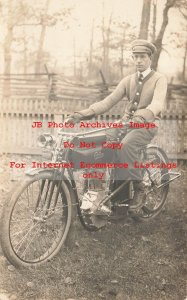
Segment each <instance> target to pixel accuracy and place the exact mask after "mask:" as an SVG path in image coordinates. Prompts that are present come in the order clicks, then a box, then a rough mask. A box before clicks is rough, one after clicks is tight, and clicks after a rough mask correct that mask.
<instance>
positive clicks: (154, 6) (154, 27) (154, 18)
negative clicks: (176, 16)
mask: <svg viewBox="0 0 187 300" xmlns="http://www.w3.org/2000/svg"><path fill="white" fill-rule="evenodd" d="M156 15H157V0H153V31H152V41H153V42H154V41H155V39H156Z"/></svg>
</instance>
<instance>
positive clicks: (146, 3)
mask: <svg viewBox="0 0 187 300" xmlns="http://www.w3.org/2000/svg"><path fill="white" fill-rule="evenodd" d="M150 11H151V0H143V7H142V16H141V23H140V31H139V38H140V39H147V38H148V33H149V21H150Z"/></svg>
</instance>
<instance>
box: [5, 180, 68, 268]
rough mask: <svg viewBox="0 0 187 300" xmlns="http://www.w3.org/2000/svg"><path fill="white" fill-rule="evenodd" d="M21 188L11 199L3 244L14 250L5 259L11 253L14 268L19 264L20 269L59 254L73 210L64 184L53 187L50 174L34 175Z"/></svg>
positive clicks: (53, 182) (55, 184)
mask: <svg viewBox="0 0 187 300" xmlns="http://www.w3.org/2000/svg"><path fill="white" fill-rule="evenodd" d="M45 176H46V177H45ZM57 183H58V184H57ZM22 186H23V187H22ZM22 186H20V187H19V189H20V192H19V193H15V197H14V198H13V199H11V201H12V210H11V214H10V217H9V222H7V227H6V228H7V229H6V230H8V232H9V233H8V235H7V234H6V236H8V237H9V238H8V239H6V240H5V243H9V245H8V247H9V248H11V249H12V250H13V251H11V252H10V255H9V256H8V257H7V258H8V259H9V258H10V256H12V255H13V254H12V252H14V253H15V257H16V258H15V259H16V264H17V263H18V260H19V262H20V265H21V264H22V262H23V263H24V264H28V265H32V264H36V263H41V262H44V261H46V260H48V259H49V258H52V257H53V256H54V255H55V253H56V252H57V251H59V250H60V246H61V245H62V244H63V243H64V240H65V238H66V236H67V233H68V230H69V227H70V224H71V214H70V209H72V206H71V202H70V197H69V194H67V192H65V191H64V188H66V185H65V183H63V182H60V183H59V182H56V183H55V181H54V180H53V176H52V175H50V174H46V175H44V174H41V175H37V176H35V177H34V178H31V180H30V181H28V180H27V181H26V182H25V183H24V184H23V185H22ZM66 190H67V188H66ZM16 195H17V196H16ZM67 195H68V196H67ZM68 197H69V198H68ZM7 241H8V242H7ZM8 247H6V249H5V255H6V251H7V248H8Z"/></svg>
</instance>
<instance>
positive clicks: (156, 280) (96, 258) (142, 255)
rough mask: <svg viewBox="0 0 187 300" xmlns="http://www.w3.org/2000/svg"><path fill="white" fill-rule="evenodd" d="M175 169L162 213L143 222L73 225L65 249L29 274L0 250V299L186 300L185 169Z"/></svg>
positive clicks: (5, 183) (0, 184)
mask: <svg viewBox="0 0 187 300" xmlns="http://www.w3.org/2000/svg"><path fill="white" fill-rule="evenodd" d="M9 160H10V158H7V157H1V165H0V172H1V174H0V176H1V179H0V197H1V198H0V199H1V200H0V210H2V206H3V203H6V200H7V198H8V197H9V191H10V189H11V187H12V185H13V182H12V181H11V179H14V174H11V173H10V171H8V172H7V170H8V168H7V167H6V166H7V163H8V161H9ZM180 170H181V173H182V176H181V178H179V179H177V180H176V181H175V182H173V183H172V184H171V186H170V191H169V194H168V201H167V204H166V207H165V209H164V210H163V212H162V213H161V214H160V215H159V216H158V217H157V218H155V219H154V220H152V221H150V222H149V223H137V222H135V221H133V220H131V219H130V218H126V219H125V220H124V222H123V223H111V224H109V225H108V226H107V227H106V228H105V229H102V230H100V231H98V232H94V233H90V232H87V231H85V229H84V228H83V227H82V226H81V225H80V223H78V224H77V227H76V229H75V230H74V232H73V234H72V238H71V246H69V247H63V248H62V249H61V251H60V253H59V255H58V256H57V257H56V258H55V259H54V260H53V261H51V262H49V263H48V264H45V265H43V266H41V267H39V268H37V269H35V270H33V269H24V270H18V269H15V268H14V267H13V266H11V265H10V264H9V262H8V261H7V260H6V259H5V258H4V256H3V254H2V251H1V250H0V300H8V299H10V300H15V299H18V300H27V299H33V300H35V299H37V300H58V299H59V300H67V299H68V300H70V299H71V300H73V299H74V300H101V299H104V300H136V299H137V300H146V299H148V300H160V299H163V300H164V299H165V300H166V299H167V300H184V299H187V298H186V297H187V291H186V281H185V279H186V278H187V276H186V275H187V265H186V261H187V260H186V259H187V257H186V241H187V235H186V232H187V218H186V215H187V203H186V195H187V185H186V183H187V172H186V171H187V166H186V165H184V164H181V166H180ZM18 177H19V176H17V178H18Z"/></svg>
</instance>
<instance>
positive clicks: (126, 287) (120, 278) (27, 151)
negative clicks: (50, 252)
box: [0, 0, 187, 300]
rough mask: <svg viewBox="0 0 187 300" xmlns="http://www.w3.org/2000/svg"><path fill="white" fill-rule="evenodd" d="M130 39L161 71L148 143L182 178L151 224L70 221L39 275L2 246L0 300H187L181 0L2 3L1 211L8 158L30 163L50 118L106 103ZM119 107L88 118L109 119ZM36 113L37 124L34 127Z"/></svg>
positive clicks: (186, 12)
mask: <svg viewBox="0 0 187 300" xmlns="http://www.w3.org/2000/svg"><path fill="white" fill-rule="evenodd" d="M136 38H143V39H148V40H150V41H151V42H153V43H154V44H155V45H156V47H157V49H158V51H157V53H156V55H155V56H154V59H153V64H152V67H153V68H154V69H155V70H158V71H159V72H161V73H163V74H165V75H166V76H167V79H168V93H167V100H166V109H165V111H164V112H163V114H162V121H161V126H160V128H159V133H158V136H157V137H156V139H155V140H154V143H156V144H157V145H159V146H161V147H162V148H163V149H164V150H165V151H166V152H167V154H168V156H169V158H170V159H175V160H178V166H179V168H180V172H181V174H182V176H181V179H179V180H178V181H176V182H174V183H172V184H171V190H170V193H169V196H168V200H169V203H168V205H167V207H166V209H165V210H164V211H163V214H162V215H161V216H160V217H158V218H157V219H155V220H153V221H152V222H151V223H150V224H135V223H133V224H131V223H130V222H129V221H127V223H125V224H123V225H119V224H117V225H116V224H112V225H111V226H109V227H108V228H107V229H105V230H103V231H99V232H97V233H93V234H90V233H88V232H85V231H83V229H82V228H78V229H77V232H76V233H75V236H74V241H73V247H72V248H71V250H67V249H66V250H63V251H62V253H60V255H59V256H58V257H57V259H56V260H55V261H54V262H52V263H51V264H49V265H46V266H44V267H41V268H39V270H37V271H36V270H34V271H33V270H30V271H28V270H24V271H18V270H15V269H14V268H11V267H12V266H9V264H8V263H7V261H6V260H5V259H4V257H3V255H2V253H1V250H0V299H10V300H11V299H12V300H13V299H19V300H22V299H24V300H27V299H33V300H34V299H37V300H51V299H55V300H56V299H61V300H67V299H69V300H70V299H72V300H73V299H74V300H99V299H105V300H114V299H116V300H136V299H138V300H139V299H140V300H141V299H148V300H158V299H165V300H171V299H173V300H176V299H177V300H184V299H185V297H186V282H185V278H186V274H187V268H186V263H185V261H186V260H185V250H186V249H185V248H186V242H185V241H186V234H185V232H186V229H187V228H186V224H187V223H186V211H187V207H186V199H185V197H186V192H187V190H186V159H187V139H186V136H187V118H186V115H187V2H186V0H131V1H129V0H2V1H0V132H1V141H0V157H1V164H0V173H1V175H2V176H1V180H0V193H1V201H0V209H1V208H2V205H3V203H5V202H6V199H7V197H8V195H9V193H8V192H9V191H10V190H11V187H12V184H13V183H12V181H13V180H14V181H15V180H18V179H19V175H20V172H19V170H17V173H16V176H15V174H12V171H11V170H10V168H9V162H10V161H12V160H17V161H19V162H22V161H23V162H29V161H30V160H32V159H33V158H34V157H35V155H38V154H40V150H39V149H38V148H37V146H36V140H37V137H38V136H39V135H40V134H41V133H42V132H46V131H49V129H48V128H47V122H48V121H55V122H62V121H63V120H64V119H65V118H66V116H67V115H69V114H70V113H72V112H73V111H75V110H76V111H77V110H80V109H84V108H87V107H88V106H89V105H90V104H92V103H93V102H95V101H99V100H102V99H104V97H105V96H107V95H108V94H109V93H110V92H111V91H113V89H114V88H115V86H116V84H117V83H118V82H119V81H120V80H121V78H122V77H124V76H126V75H128V74H131V73H133V72H134V71H135V69H134V66H133V61H132V58H131V42H132V41H133V40H134V39H136ZM125 103H126V99H123V100H122V101H120V102H119V103H118V104H117V105H116V106H115V107H113V108H112V109H111V110H110V111H109V112H107V113H106V114H104V115H101V116H98V117H97V118H96V120H116V119H119V118H120V117H121V116H122V114H123V111H124V108H125ZM35 121H42V122H43V128H41V129H32V127H31V125H32V123H33V122H35ZM50 131H51V133H53V134H56V130H55V129H51V130H50ZM13 175H14V176H13ZM16 182H17V181H16ZM64 251H65V252H64ZM3 297H4V298H3ZM6 297H7V298H6ZM11 297H12V298H11Z"/></svg>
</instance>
